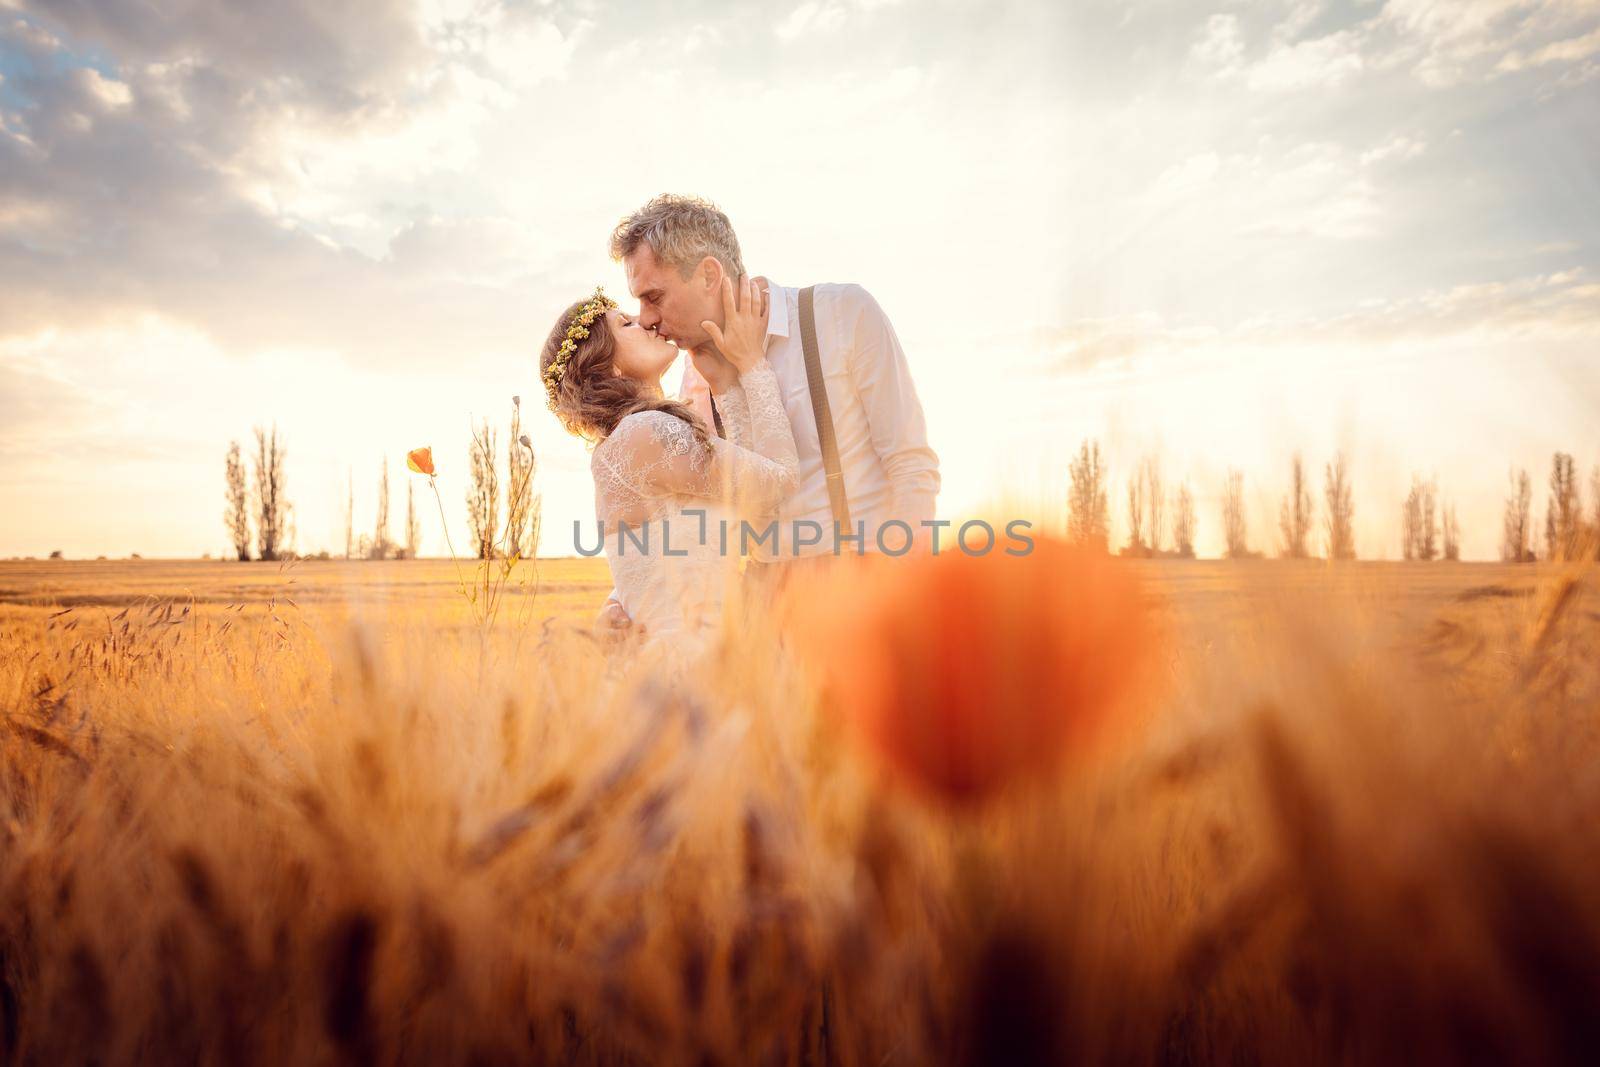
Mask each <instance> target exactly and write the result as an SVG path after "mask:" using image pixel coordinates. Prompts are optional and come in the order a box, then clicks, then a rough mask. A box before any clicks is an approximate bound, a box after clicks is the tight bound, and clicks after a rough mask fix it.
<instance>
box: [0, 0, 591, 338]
mask: <svg viewBox="0 0 1600 1067" xmlns="http://www.w3.org/2000/svg"><path fill="white" fill-rule="evenodd" d="M434 15H436V16H437V20H436V21H435V22H432V23H428V22H423V23H421V24H417V23H413V22H412V21H410V7H409V5H393V6H373V7H372V8H371V9H370V10H369V9H365V8H364V9H363V10H362V11H361V12H360V13H359V14H357V13H340V12H327V11H324V9H323V7H322V5H293V4H291V5H288V6H286V7H284V8H282V9H281V10H280V9H277V8H274V9H273V10H272V11H271V12H268V11H267V9H257V8H254V7H249V6H247V7H245V8H239V9H234V8H219V7H217V6H216V5H212V4H203V3H201V4H179V5H177V6H176V7H175V8H174V9H171V10H167V11H166V12H165V14H164V15H163V16H161V17H154V16H149V17H138V18H135V17H132V16H131V15H130V14H128V13H127V12H125V11H123V10H121V9H117V8H115V7H114V6H113V7H108V8H102V7H98V6H92V5H65V6H62V7H60V8H51V9H49V10H48V11H47V12H43V11H42V12H38V13H33V14H30V15H29V16H27V17H26V18H18V19H14V20H12V21H11V22H10V23H9V24H8V25H5V26H3V27H0V33H3V34H4V41H6V42H12V43H14V44H16V45H17V46H18V47H19V48H22V49H25V50H27V51H28V52H29V54H33V55H36V56H45V55H47V54H48V55H50V56H56V57H57V58H58V59H59V56H60V54H62V53H65V52H71V53H72V54H73V55H80V54H87V53H88V52H90V51H95V52H104V53H108V54H112V55H115V56H116V61H115V63H114V64H112V65H111V66H109V67H106V68H104V69H102V68H100V67H96V66H88V65H83V64H82V61H81V60H79V61H76V62H74V61H70V59H69V61H66V62H60V61H56V62H51V63H43V62H38V63H34V64H32V65H31V66H30V67H29V68H27V69H24V70H22V71H20V72H18V73H16V74H15V75H13V76H12V77H11V78H10V79H9V81H8V88H9V89H10V90H11V91H13V92H15V93H17V94H20V95H21V96H22V97H23V98H24V99H25V106H24V107H22V108H20V109H17V110H15V111H12V112H9V113H7V114H5V116H4V119H3V125H0V204H3V205H4V207H3V208H0V336H4V335H7V334H9V335H25V334H29V333H32V332H34V331H37V330H40V329H44V328H48V327H49V326H50V325H51V324H53V323H58V322H68V321H70V322H74V323H82V324H88V325H93V324H95V323H103V322H116V321H126V320H128V319H129V318H130V317H133V316H137V315H139V314H143V313H147V312H154V313H157V314H161V315H164V316H168V317H171V318H175V319H178V320H181V321H185V322H190V323H194V324H197V325H199V326H201V327H203V328H204V329H206V330H208V331H209V332H210V333H211V334H212V335H213V336H214V337H216V338H217V339H219V340H220V341H221V342H223V343H224V345H225V346H226V347H227V348H229V349H230V350H235V351H250V350H256V349H260V348H262V347H271V346H273V345H280V344H311V345H319V346H327V347H335V348H339V349H341V350H343V351H345V352H347V353H348V354H349V355H351V356H352V357H354V358H357V359H364V358H365V359H379V358H382V359H387V360H396V359H398V360H402V361H404V360H407V359H410V360H413V361H414V360H418V359H423V358H428V357H430V356H431V355H433V354H434V353H437V352H439V351H441V350H444V349H448V348H449V347H451V346H455V345H473V346H477V348H478V349H480V350H483V349H498V348H502V347H503V346H504V345H505V344H506V339H507V338H509V337H520V336H525V335H526V332H527V331H528V330H530V329H534V328H535V327H536V326H539V328H540V329H542V325H539V324H537V323H536V322H535V321H533V320H536V319H538V318H541V317H542V316H540V315H539V314H538V308H539V305H538V302H537V301H534V300H530V299H529V296H530V293H531V292H532V291H535V290H537V289H539V288H541V287H542V284H543V282H544V281H545V280H546V275H545V274H543V273H541V268H540V267H539V263H540V261H541V258H542V255H541V250H540V249H538V247H537V244H536V242H535V241H534V240H533V239H532V238H531V237H530V236H529V235H527V234H526V233H525V232H523V233H518V234H516V235H513V234H512V231H513V230H514V229H516V227H514V226H507V227H497V224H496V223H495V222H494V221H493V220H492V219H488V218H485V217H484V216H471V217H466V218H461V219H456V220H451V219H446V218H441V217H439V215H438V214H437V213H436V212H433V211H428V210H426V209H423V210H421V211H418V210H417V209H416V208H401V209H400V210H399V211H398V212H397V213H389V215H388V217H374V216H371V215H369V214H367V213H366V209H367V208H369V207H370V205H371V203H372V201H371V196H372V192H373V189H374V187H375V186H376V185H377V184H378V183H379V182H380V181H383V180H385V176H389V177H388V179H387V180H389V181H391V182H392V181H393V180H394V179H393V177H392V176H396V175H403V176H404V178H403V180H404V181H407V182H416V181H419V180H425V179H426V177H427V175H429V174H430V173H438V172H439V171H440V170H441V169H444V168H448V167H450V166H452V165H454V166H457V167H460V166H464V165H466V164H467V163H468V162H470V160H471V158H472V156H473V155H474V154H475V153H476V151H477V145H476V143H475V142H474V141H473V139H472V134H473V129H474V125H473V120H474V119H481V118H482V117H483V116H485V115H486V114H488V113H490V112H491V111H492V110H493V108H495V107H497V106H503V104H504V100H501V99H499V98H497V97H496V96H495V93H496V92H504V93H507V94H510V93H514V92H516V91H519V90H521V89H525V88H526V87H527V86H528V85H529V84H532V83H533V82H535V81H538V80H541V79H545V78H553V77H559V76H560V74H561V70H562V66H563V64H564V62H565V60H566V57H567V56H568V55H569V54H570V48H571V42H570V40H569V39H568V38H566V37H564V36H563V35H562V34H561V33H559V32H557V31H556V30H555V29H554V27H553V24H551V23H550V22H548V21H546V20H541V19H538V18H535V17H532V16H528V15H526V14H513V13H512V12H511V11H510V9H507V8H504V7H502V6H500V5H498V4H490V5H486V6H485V5H474V6H472V7H471V8H470V9H466V10H464V11H462V12H451V11H435V12H434ZM47 19H48V20H49V23H50V24H49V26H48V27H46V24H45V20H47ZM580 29H581V26H580V24H579V23H574V24H573V31H572V32H573V33H578V32H580ZM107 71H114V73H108V72H107ZM497 79H504V80H503V82H502V81H500V80H497ZM505 99H511V97H509V96H508V97H506V98H505ZM428 242H431V245H430V244H428ZM360 245H364V246H365V247H364V248H363V249H359V250H358V246H360ZM424 245H427V246H428V247H429V248H430V249H431V254H432V255H434V256H447V257H449V258H448V259H447V260H439V259H437V258H435V259H432V260H430V265H429V266H428V267H427V268H426V269H425V268H424V266H423V265H422V264H421V263H419V258H418V249H419V247H422V246H424ZM399 308H403V309H404V315H403V317H404V319H405V320H406V323H407V325H406V328H405V329H403V330H400V331H397V332H396V333H393V334H391V333H389V332H388V331H385V330H383V329H381V328H375V324H379V323H392V322H394V321H395V309H399Z"/></svg>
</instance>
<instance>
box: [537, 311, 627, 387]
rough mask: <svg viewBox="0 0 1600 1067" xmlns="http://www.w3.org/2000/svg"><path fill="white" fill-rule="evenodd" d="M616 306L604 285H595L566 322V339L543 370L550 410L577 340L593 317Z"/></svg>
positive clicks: (595, 317) (580, 338) (592, 323)
mask: <svg viewBox="0 0 1600 1067" xmlns="http://www.w3.org/2000/svg"><path fill="white" fill-rule="evenodd" d="M616 306H617V302H616V301H615V300H613V299H611V298H610V297H609V296H607V295H606V291H605V287H604V286H596V287H595V291H594V296H593V298H591V299H590V300H589V302H588V303H587V304H585V305H583V307H581V308H579V309H578V313H577V314H576V315H574V316H573V317H572V321H571V322H570V323H568V324H567V339H566V340H565V341H562V342H561V347H560V348H559V349H558V350H557V351H556V358H555V359H552V360H551V361H550V366H548V367H546V368H545V371H544V388H545V392H547V393H549V394H550V410H551V411H554V410H555V407H556V386H558V385H560V384H561V376H562V375H563V374H565V373H567V363H568V362H569V361H570V360H571V359H572V354H573V353H574V352H576V351H577V350H578V342H579V341H581V340H583V339H584V338H585V337H588V336H589V327H590V326H593V325H594V320H595V319H598V318H599V317H600V316H601V315H604V314H605V313H606V312H607V311H609V310H610V309H611V308H614V307H616Z"/></svg>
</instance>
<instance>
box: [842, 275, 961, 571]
mask: <svg viewBox="0 0 1600 1067" xmlns="http://www.w3.org/2000/svg"><path fill="white" fill-rule="evenodd" d="M839 299H840V301H841V306H840V309H839V311H840V320H839V321H840V324H841V325H842V326H843V327H844V329H845V331H846V340H847V342H849V343H848V345H847V347H846V352H847V356H846V360H847V362H848V364H849V370H850V380H851V382H852V383H853V384H854V385H855V387H856V393H857V394H858V395H859V396H860V397H861V405H862V407H863V408H865V409H866V413H867V427H868V430H869V432H870V435H871V438H872V447H873V450H874V451H876V452H877V453H878V459H879V461H880V462H881V463H882V464H883V469H884V473H885V474H887V475H888V477H889V484H890V485H891V486H893V488H894V504H893V507H892V508H891V516H892V517H893V518H897V519H902V520H904V521H905V522H907V523H909V524H910V525H911V529H912V531H913V533H915V534H916V535H917V538H918V540H919V541H920V540H921V539H923V538H925V537H927V535H928V530H927V529H926V528H925V527H923V526H922V523H923V521H924V520H928V519H932V518H933V515H934V505H935V502H936V500H937V499H938V496H939V457H938V455H937V454H935V453H934V451H933V449H932V448H931V447H929V445H928V426H927V422H926V420H925V419H924V418H923V414H922V403H921V401H919V400H918V399H917V389H916V385H915V384H914V383H913V382H912V380H911V367H910V365H909V364H908V363H907V362H906V354H905V350H904V349H902V348H901V347H900V339H899V338H898V337H897V336H895V332H894V326H893V325H892V324H890V322H889V317H888V316H887V315H885V314H884V313H883V309H882V308H881V307H879V306H878V302H877V301H876V300H874V299H873V298H872V294H871V293H869V292H867V291H866V290H865V289H863V288H862V287H861V286H859V285H849V286H846V287H845V288H844V291H843V292H842V293H841V294H840V296H839ZM869 536H871V534H870V532H869Z"/></svg>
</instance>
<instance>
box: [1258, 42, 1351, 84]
mask: <svg viewBox="0 0 1600 1067" xmlns="http://www.w3.org/2000/svg"><path fill="white" fill-rule="evenodd" d="M1363 66H1364V63H1363V60H1362V57H1361V38H1360V36H1359V35H1358V34H1355V33H1349V32H1344V31H1341V32H1339V33H1330V34H1328V35H1327V36H1326V37H1318V38H1315V39H1314V40H1308V41H1298V42H1296V43H1294V44H1291V45H1280V46H1277V47H1275V48H1274V49H1273V50H1272V51H1271V52H1269V53H1268V54H1267V55H1266V56H1265V57H1263V58H1262V59H1261V60H1260V61H1259V62H1258V63H1256V64H1254V65H1253V66H1251V67H1250V69H1249V72H1248V73H1247V74H1246V75H1245V83H1246V84H1247V85H1249V86H1250V88H1252V89H1255V90H1259V91H1263V92H1288V91H1294V90H1300V89H1331V88H1333V87H1335V86H1337V85H1339V84H1340V83H1341V82H1343V81H1345V80H1347V79H1349V78H1351V77H1353V76H1355V75H1356V74H1359V73H1360V72H1361V70H1362V68H1363Z"/></svg>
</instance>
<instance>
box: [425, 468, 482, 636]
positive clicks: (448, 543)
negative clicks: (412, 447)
mask: <svg viewBox="0 0 1600 1067" xmlns="http://www.w3.org/2000/svg"><path fill="white" fill-rule="evenodd" d="M428 487H429V488H430V489H432V490H433V499H434V502H435V503H437V504H438V505H439V525H440V526H441V527H442V528H443V529H444V543H445V547H446V548H448V549H449V550H450V559H451V561H452V562H453V563H455V565H456V584H457V585H458V586H460V587H461V593H462V595H463V596H465V595H466V592H467V580H466V578H464V577H463V576H462V574H461V561H460V560H459V559H457V558H456V546H455V545H454V544H452V543H451V541H450V523H449V521H448V520H446V519H445V517H444V500H443V498H441V497H440V496H439V483H438V482H436V481H434V478H433V475H431V474H430V475H428ZM472 618H473V621H474V622H476V621H477V618H478V606H477V605H476V604H473V605H472Z"/></svg>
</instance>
